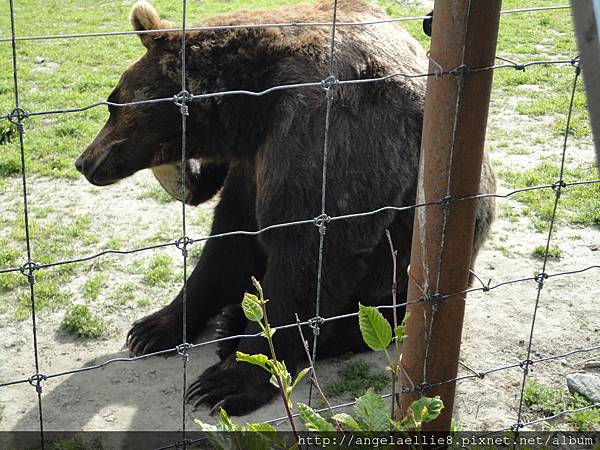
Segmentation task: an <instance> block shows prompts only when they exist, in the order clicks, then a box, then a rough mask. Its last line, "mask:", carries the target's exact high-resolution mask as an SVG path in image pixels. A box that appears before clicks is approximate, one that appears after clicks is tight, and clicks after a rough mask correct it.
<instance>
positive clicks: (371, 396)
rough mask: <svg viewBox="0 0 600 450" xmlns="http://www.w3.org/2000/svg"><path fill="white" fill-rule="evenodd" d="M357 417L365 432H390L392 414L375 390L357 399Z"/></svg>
mask: <svg viewBox="0 0 600 450" xmlns="http://www.w3.org/2000/svg"><path fill="white" fill-rule="evenodd" d="M354 412H355V413H356V416H357V417H358V418H359V419H360V421H361V422H362V423H363V425H364V426H365V428H366V429H365V430H364V431H388V430H389V420H390V413H389V411H388V408H387V406H386V404H385V402H384V401H383V399H382V398H381V397H380V396H379V395H377V394H376V393H375V391H374V390H373V388H369V390H368V391H367V392H366V393H365V394H364V395H361V396H360V397H358V398H357V399H356V404H355V405H354Z"/></svg>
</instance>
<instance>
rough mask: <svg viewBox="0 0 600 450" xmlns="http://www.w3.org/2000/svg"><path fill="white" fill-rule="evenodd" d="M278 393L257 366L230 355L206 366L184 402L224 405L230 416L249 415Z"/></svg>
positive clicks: (215, 408) (212, 406)
mask: <svg viewBox="0 0 600 450" xmlns="http://www.w3.org/2000/svg"><path fill="white" fill-rule="evenodd" d="M276 394H277V388H276V387H275V386H273V385H272V384H271V383H269V375H268V374H267V373H266V372H265V371H264V370H262V369H261V368H259V367H256V366H252V365H250V364H247V363H243V362H241V363H240V362H236V361H235V357H234V356H231V357H229V358H227V359H224V360H223V361H221V362H219V363H217V364H215V365H214V366H212V367H209V368H208V369H206V370H205V371H204V373H203V374H202V375H200V377H199V378H198V379H197V380H196V381H195V382H194V383H192V385H191V386H190V387H189V390H188V393H187V401H188V403H190V404H192V405H193V406H194V407H197V406H198V405H200V404H202V403H203V404H206V405H208V406H210V407H211V408H212V409H213V411H217V410H218V409H220V408H223V409H224V410H225V411H227V414H229V415H230V416H241V415H244V414H248V413H250V412H252V411H254V410H255V409H258V408H259V407H261V406H262V405H264V404H266V403H267V402H269V400H271V399H272V398H273V397H274V396H275V395H276Z"/></svg>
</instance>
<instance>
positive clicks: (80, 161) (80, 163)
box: [75, 156, 83, 173]
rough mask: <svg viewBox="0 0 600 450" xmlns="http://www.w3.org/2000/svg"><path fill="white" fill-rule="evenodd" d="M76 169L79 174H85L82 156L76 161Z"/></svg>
mask: <svg viewBox="0 0 600 450" xmlns="http://www.w3.org/2000/svg"><path fill="white" fill-rule="evenodd" d="M75 168H76V169H77V170H78V171H79V173H83V158H82V157H81V156H80V157H79V158H77V160H75Z"/></svg>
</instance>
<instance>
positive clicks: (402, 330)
mask: <svg viewBox="0 0 600 450" xmlns="http://www.w3.org/2000/svg"><path fill="white" fill-rule="evenodd" d="M409 316H410V313H406V314H405V315H404V319H402V323H401V324H400V325H398V326H397V327H396V328H394V334H395V335H396V340H397V341H398V342H403V341H404V339H406V320H407V319H408V317H409Z"/></svg>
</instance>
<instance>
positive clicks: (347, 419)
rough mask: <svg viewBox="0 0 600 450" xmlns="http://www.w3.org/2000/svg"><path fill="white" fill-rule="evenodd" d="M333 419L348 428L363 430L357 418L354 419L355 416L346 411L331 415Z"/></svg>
mask: <svg viewBox="0 0 600 450" xmlns="http://www.w3.org/2000/svg"><path fill="white" fill-rule="evenodd" d="M331 419H332V420H335V421H336V422H338V423H340V424H342V425H343V426H345V427H346V428H349V429H351V430H354V431H363V430H362V428H361V427H360V425H359V424H358V422H357V421H356V420H354V417H352V416H351V415H350V414H346V413H339V414H335V415H333V416H331Z"/></svg>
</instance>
